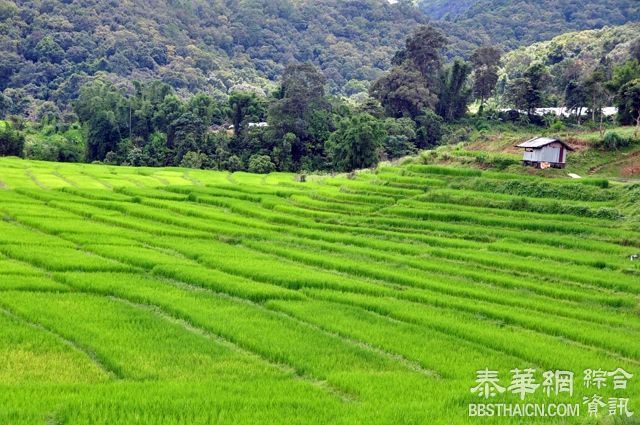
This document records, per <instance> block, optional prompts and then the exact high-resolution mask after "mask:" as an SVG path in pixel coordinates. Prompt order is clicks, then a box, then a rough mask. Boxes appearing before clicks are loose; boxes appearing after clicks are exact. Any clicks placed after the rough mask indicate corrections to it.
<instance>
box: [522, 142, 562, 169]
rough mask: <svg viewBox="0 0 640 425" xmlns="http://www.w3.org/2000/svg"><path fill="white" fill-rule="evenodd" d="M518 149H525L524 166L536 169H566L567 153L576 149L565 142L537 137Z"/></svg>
mask: <svg viewBox="0 0 640 425" xmlns="http://www.w3.org/2000/svg"><path fill="white" fill-rule="evenodd" d="M516 147H518V148H522V149H524V157H523V159H522V164H523V165H528V166H533V167H536V168H546V167H545V165H548V166H551V167H554V168H564V167H565V165H566V163H567V151H573V150H574V149H573V148H572V147H571V146H569V145H568V144H566V143H565V142H563V141H561V140H558V139H552V138H549V137H537V138H535V139H531V140H528V141H526V142H524V143H521V144H519V145H517V146H516Z"/></svg>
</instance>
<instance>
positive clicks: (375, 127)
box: [326, 114, 386, 171]
mask: <svg viewBox="0 0 640 425" xmlns="http://www.w3.org/2000/svg"><path fill="white" fill-rule="evenodd" d="M385 136H386V133H385V131H384V127H383V125H382V123H381V122H380V121H379V120H377V119H376V118H374V117H372V116H371V115H369V114H358V115H355V116H353V117H352V118H346V119H344V120H342V121H341V122H340V124H339V126H338V129H337V130H336V131H335V132H334V133H333V134H332V135H331V137H330V138H329V140H328V141H327V145H326V152H327V156H328V158H329V160H330V162H331V163H332V165H333V166H334V167H335V169H337V170H340V171H352V170H355V169H359V168H367V167H372V166H374V165H376V164H377V162H378V150H379V149H380V148H381V147H382V142H383V140H384V138H385Z"/></svg>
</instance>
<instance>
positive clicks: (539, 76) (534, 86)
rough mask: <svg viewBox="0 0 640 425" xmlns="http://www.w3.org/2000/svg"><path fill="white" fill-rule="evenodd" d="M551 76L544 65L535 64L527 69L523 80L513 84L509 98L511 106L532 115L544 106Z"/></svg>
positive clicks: (509, 89)
mask: <svg viewBox="0 0 640 425" xmlns="http://www.w3.org/2000/svg"><path fill="white" fill-rule="evenodd" d="M548 84H549V75H548V74H547V70H546V68H545V66H544V65H543V64H540V63H538V64H535V65H532V66H531V67H529V68H528V69H527V71H526V72H525V73H524V75H523V77H522V78H518V79H516V80H514V81H513V82H511V84H510V85H509V88H508V92H507V97H508V99H509V101H510V102H511V104H512V105H513V106H515V107H516V108H518V109H520V110H524V111H526V112H527V114H529V115H531V113H532V112H533V110H534V109H535V108H539V107H541V106H542V105H543V101H544V95H545V89H546V87H547V85H548Z"/></svg>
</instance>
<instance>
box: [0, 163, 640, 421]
mask: <svg viewBox="0 0 640 425" xmlns="http://www.w3.org/2000/svg"><path fill="white" fill-rule="evenodd" d="M294 177H295V176H293V175H290V174H272V175H268V176H258V175H251V174H245V173H235V174H228V173H222V172H207V171H197V170H183V169H134V168H125V167H122V168H117V167H109V166H99V165H60V164H46V163H37V162H27V161H20V160H14V159H2V160H0V182H1V183H0V187H2V189H0V217H2V218H3V220H1V221H0V424H44V423H47V424H214V423H216V424H217V423H221V424H237V423H246V424H254V423H273V424H280V423H283V424H285V423H286V424H296V423H300V424H314V423H317V424H328V423H332V424H356V423H366V424H473V423H482V424H485V423H504V424H510V423H513V424H515V423H558V424H560V423H607V424H609V423H610V424H613V423H634V422H632V420H634V419H635V420H637V418H638V417H640V307H639V304H638V303H639V296H640V261H635V262H632V261H630V259H629V256H631V255H632V254H636V253H638V252H640V232H639V229H638V221H637V217H629V216H628V215H625V209H624V207H623V206H622V205H620V203H619V200H620V199H622V198H624V197H625V196H626V198H625V199H628V193H627V192H628V191H629V189H628V188H627V187H622V186H616V185H612V186H610V187H605V186H607V185H606V184H605V183H606V182H601V181H583V182H567V181H549V180H542V179H537V178H534V177H530V178H529V177H527V178H525V177H518V176H509V175H504V174H496V173H491V172H480V171H477V170H466V169H453V168H438V167H426V166H416V165H414V166H405V167H401V168H383V169H381V170H378V172H377V173H362V174H360V175H358V177H356V178H355V179H347V178H344V177H312V178H308V179H307V180H308V181H307V182H304V183H300V182H296V181H295V178H294ZM639 202H640V201H639ZM486 368H488V369H490V370H495V371H497V372H499V376H500V384H501V385H502V386H503V387H508V386H509V384H510V379H511V377H512V373H511V371H512V370H513V369H515V368H518V369H521V370H522V369H527V368H532V369H535V370H536V372H535V374H536V375H535V377H536V382H537V383H538V384H542V380H543V377H542V373H543V372H544V371H556V370H561V371H573V372H574V373H575V387H574V391H573V394H572V395H569V394H566V393H565V394H560V395H557V396H556V395H554V394H550V395H547V394H545V393H544V391H543V388H544V386H541V387H540V388H538V389H537V391H535V392H534V393H533V394H529V395H527V398H526V401H527V402H536V403H550V402H566V403H569V402H570V403H572V404H577V405H580V408H581V415H580V417H577V418H575V417H574V418H550V417H543V418H526V419H522V418H518V417H506V418H505V417H502V418H495V417H494V418H476V417H469V410H468V405H469V404H470V403H478V402H482V401H483V400H484V399H483V398H482V397H479V395H478V394H477V392H476V393H473V392H471V388H473V387H475V386H476V378H477V372H478V371H479V370H483V369H486ZM617 368H622V369H624V370H625V371H627V372H629V373H631V374H633V375H634V378H632V379H629V380H628V386H627V388H626V389H625V390H624V391H620V390H618V391H616V390H614V388H613V383H612V382H611V381H609V384H608V386H607V387H606V388H600V389H597V388H595V387H594V386H591V387H589V388H586V387H585V385H584V382H583V372H584V370H586V369H602V370H604V371H615V370H616V369H617ZM608 379H612V378H608ZM552 390H553V388H552ZM594 394H599V395H601V396H602V397H603V398H604V400H605V402H606V401H607V399H608V397H625V398H629V399H630V400H629V410H631V411H635V412H636V414H635V416H632V417H631V418H630V419H628V418H626V415H625V418H624V419H623V418H621V417H619V415H618V417H616V418H610V417H608V412H607V410H608V409H607V407H600V411H599V416H597V417H591V418H589V416H588V414H587V405H586V404H583V397H585V396H588V397H591V396H593V395H594ZM492 400H493V402H498V401H497V400H500V401H501V402H507V401H508V402H514V403H515V402H520V401H521V398H520V396H518V395H517V394H512V393H510V391H505V393H503V394H499V395H498V397H496V398H493V399H491V400H489V401H492Z"/></svg>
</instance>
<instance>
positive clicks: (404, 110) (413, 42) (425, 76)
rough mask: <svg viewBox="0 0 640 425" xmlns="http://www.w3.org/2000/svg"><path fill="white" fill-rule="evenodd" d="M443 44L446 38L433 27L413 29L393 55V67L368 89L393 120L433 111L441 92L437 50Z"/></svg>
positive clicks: (440, 66)
mask: <svg viewBox="0 0 640 425" xmlns="http://www.w3.org/2000/svg"><path fill="white" fill-rule="evenodd" d="M446 44H447V40H446V38H445V37H444V35H443V34H442V33H441V32H440V31H439V30H437V29H436V28H435V27H433V26H430V25H425V26H421V27H419V28H418V29H416V30H415V31H414V32H413V33H412V34H411V35H410V36H409V37H408V38H407V40H406V42H405V46H404V48H403V49H401V50H399V51H398V52H397V53H396V55H395V56H394V58H393V60H392V62H393V64H394V65H396V66H395V67H394V68H393V69H392V70H391V71H390V72H389V73H388V74H386V75H384V76H382V77H381V78H379V79H378V80H377V81H376V82H375V83H374V84H373V85H372V86H371V88H370V90H369V94H370V95H371V97H374V98H376V99H377V100H379V101H380V103H381V104H382V106H384V108H385V110H386V112H387V114H388V115H391V116H394V117H402V116H405V117H411V118H415V117H416V116H418V115H419V114H420V113H421V111H422V110H423V109H424V108H430V109H434V108H435V107H436V103H437V95H438V91H439V89H440V86H439V83H440V71H441V68H442V57H441V55H440V51H441V50H442V49H443V48H444V47H445V46H446Z"/></svg>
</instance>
